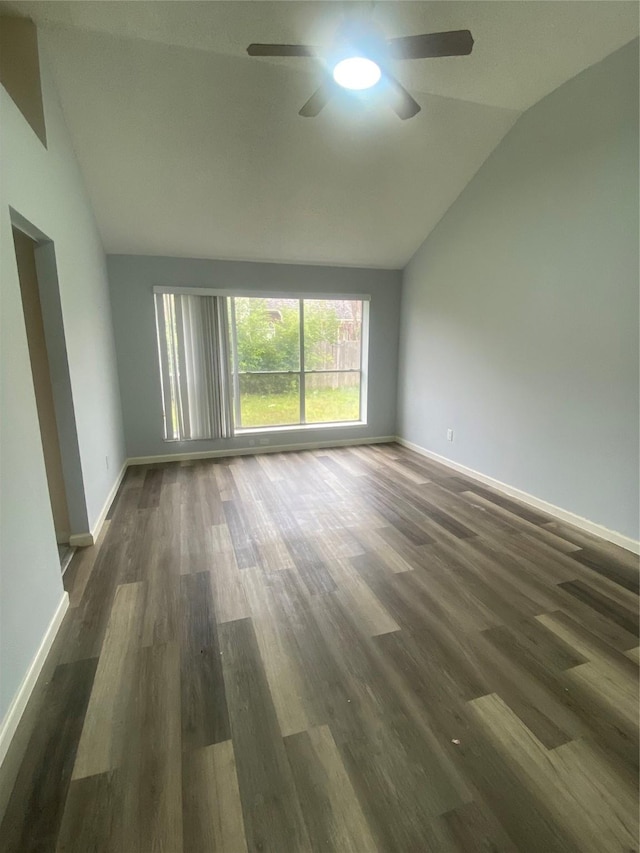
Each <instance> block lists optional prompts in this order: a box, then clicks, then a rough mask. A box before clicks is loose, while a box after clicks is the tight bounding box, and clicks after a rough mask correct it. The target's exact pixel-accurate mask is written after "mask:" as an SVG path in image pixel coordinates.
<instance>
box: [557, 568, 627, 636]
mask: <svg viewBox="0 0 640 853" xmlns="http://www.w3.org/2000/svg"><path fill="white" fill-rule="evenodd" d="M560 586H561V587H562V589H564V590H566V591H567V592H570V593H571V595H574V596H575V597H576V598H579V599H580V601H583V602H584V603H585V604H587V605H588V606H589V607H592V608H593V609H594V610H597V611H598V612H599V613H602V614H603V616H606V617H607V619H610V620H611V621H612V622H615V624H616V625H619V626H620V627H621V628H622V629H623V630H624V631H628V632H629V633H630V634H634V635H635V636H636V637H637V636H638V634H639V623H640V617H639V616H638V613H637V612H635V613H634V612H633V611H631V610H628V609H627V608H626V607H624V606H622V605H620V604H618V603H617V602H616V601H614V600H613V599H612V598H609V596H607V595H603V594H602V593H601V592H599V591H598V590H596V589H594V588H593V587H590V586H588V585H587V584H585V583H583V582H582V581H567V582H566V583H562V584H560Z"/></svg>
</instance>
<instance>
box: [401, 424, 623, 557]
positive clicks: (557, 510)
mask: <svg viewBox="0 0 640 853" xmlns="http://www.w3.org/2000/svg"><path fill="white" fill-rule="evenodd" d="M395 440H396V441H397V442H398V444H401V445H402V446H403V447H407V448H408V449H409V450H413V451H414V452H415V453H419V454H420V455H421V456H426V457H427V459H433V460H434V461H435V462H440V464H441V465H446V466H447V467H448V468H451V469H453V470H454V471H457V472H458V473H459V474H464V475H465V476H467V477H471V478H472V479H474V480H478V482H480V483H483V484H484V485H486V486H491V488H493V489H496V491H499V492H502V493H503V494H505V495H508V496H509V497H510V498H517V500H519V501H522V503H525V504H527V505H528V506H531V507H533V508H534V509H539V510H541V511H542V512H545V513H547V514H548V515H553V516H554V517H555V518H557V519H559V520H560V521H565V522H567V524H573V526H574V527H579V528H580V530H584V531H586V532H587V533H591V534H593V535H594V536H598V537H599V538H600V539H605V540H606V541H607V542H612V543H613V544H614V545H619V546H620V547H621V548H625V549H626V550H627V551H631V552H632V553H634V554H640V541H639V540H637V539H632V538H631V537H630V536H625V535H624V533H619V532H618V531H617V530H610V529H609V528H608V527H604V526H603V525H602V524H598V523H597V522H595V521H591V520H590V519H588V518H583V517H582V516H581V515H576V513H574V512H571V510H568V509H563V507H560V506H556V505H555V504H551V503H549V502H548V501H545V500H543V499H542V498H537V497H536V496H535V495H530V494H529V493H528V492H523V491H522V489H518V488H516V487H515V486H510V485H509V484H508V483H503V482H502V481H501V480H496V479H495V478H494V477H490V476H489V475H488V474H483V473H482V472H481V471H476V470H475V469H474V468H468V467H467V466H466V465H462V464H460V462H454V461H453V459H448V458H447V457H446V456H441V455H440V454H439V453H434V451H433V450H427V448H426V447H422V446H421V445H420V444H415V442H413V441H409V440H408V439H406V438H402V436H399V435H398V436H396V438H395Z"/></svg>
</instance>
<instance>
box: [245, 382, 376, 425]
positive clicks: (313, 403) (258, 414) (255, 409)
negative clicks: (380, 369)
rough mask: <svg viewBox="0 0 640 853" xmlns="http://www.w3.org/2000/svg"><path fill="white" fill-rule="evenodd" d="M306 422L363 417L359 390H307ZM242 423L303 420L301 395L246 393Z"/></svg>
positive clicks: (276, 423)
mask: <svg viewBox="0 0 640 853" xmlns="http://www.w3.org/2000/svg"><path fill="white" fill-rule="evenodd" d="M306 404H307V411H306V422H307V423H333V422H335V421H357V420H358V418H359V417H360V389H359V388H358V386H357V385H353V386H351V387H347V388H335V389H333V388H321V389H318V390H315V391H307V393H306ZM240 406H241V410H242V426H243V428H246V427H259V426H280V425H285V424H297V423H299V422H300V398H299V396H298V395H297V394H295V393H289V394H265V395H262V394H243V395H242V396H241V398H240Z"/></svg>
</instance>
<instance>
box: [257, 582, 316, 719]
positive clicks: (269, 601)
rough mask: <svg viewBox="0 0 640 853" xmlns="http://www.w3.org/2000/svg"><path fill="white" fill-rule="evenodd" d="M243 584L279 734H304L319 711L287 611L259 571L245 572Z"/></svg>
mask: <svg viewBox="0 0 640 853" xmlns="http://www.w3.org/2000/svg"><path fill="white" fill-rule="evenodd" d="M243 583H244V587H245V590H246V595H247V600H248V601H249V606H250V608H251V615H252V617H253V618H252V622H253V627H254V631H255V635H256V639H257V642H258V648H259V650H260V659H261V662H262V665H263V669H264V674H265V676H266V679H267V682H268V684H269V690H270V694H271V698H272V700H273V704H274V707H275V711H276V715H277V717H278V723H279V726H280V731H281V733H282V735H283V736H286V735H291V734H295V733H296V732H301V731H304V730H305V729H308V728H310V727H311V726H314V725H316V723H317V722H318V721H319V710H320V709H319V707H318V703H317V698H316V697H315V695H314V691H313V688H312V685H311V684H310V683H309V682H308V680H307V677H306V675H305V671H304V665H303V662H302V660H301V659H300V655H299V653H298V648H297V644H296V641H295V637H294V636H293V634H292V632H291V630H290V626H289V624H288V620H287V611H286V610H285V609H283V608H282V607H281V606H279V603H278V599H277V598H276V593H275V590H274V588H273V586H271V585H269V581H268V578H267V577H266V576H265V575H263V573H262V571H261V570H259V569H247V570H246V571H245V572H243ZM276 583H277V581H276ZM320 719H321V718H320Z"/></svg>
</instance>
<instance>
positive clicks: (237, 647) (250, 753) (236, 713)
mask: <svg viewBox="0 0 640 853" xmlns="http://www.w3.org/2000/svg"><path fill="white" fill-rule="evenodd" d="M220 645H221V649H222V661H223V668H224V678H225V685H226V692H227V701H228V705H229V719H230V722H231V732H232V736H233V744H234V750H235V757H236V766H237V773H238V783H239V790H240V799H241V802H242V812H243V818H244V827H245V833H246V838H247V846H248V848H249V850H261V851H265V853H266V851H273V853H280V851H282V850H296V851H301V853H302V851H308V850H310V849H311V847H310V844H309V837H308V835H307V830H306V826H305V823H304V819H303V817H302V812H301V810H300V804H299V801H298V797H297V793H296V790H295V786H294V782H293V777H292V774H291V769H290V767H289V762H288V760H287V756H286V752H285V749H284V744H283V742H282V737H281V734H280V727H279V725H278V719H277V716H276V712H275V708H274V706H273V701H272V698H271V694H270V691H269V685H268V682H267V679H266V676H265V673H264V669H263V666H262V661H261V659H260V652H259V649H258V643H257V640H256V637H255V633H254V631H253V626H252V624H251V620H250V619H241V620H238V621H235V622H226V623H225V624H224V625H221V626H220Z"/></svg>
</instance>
